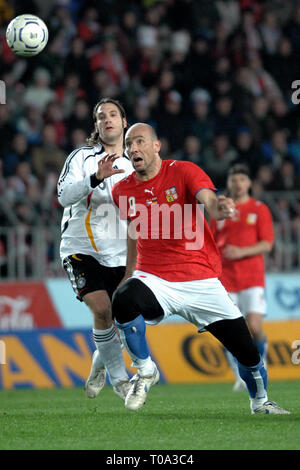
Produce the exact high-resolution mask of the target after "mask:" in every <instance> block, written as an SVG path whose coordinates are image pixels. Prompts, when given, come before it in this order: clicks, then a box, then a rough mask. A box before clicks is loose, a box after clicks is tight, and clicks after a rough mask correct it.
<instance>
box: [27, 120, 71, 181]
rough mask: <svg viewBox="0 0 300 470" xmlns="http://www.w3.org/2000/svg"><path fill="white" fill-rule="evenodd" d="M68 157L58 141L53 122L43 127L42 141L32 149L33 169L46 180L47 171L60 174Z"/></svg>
mask: <svg viewBox="0 0 300 470" xmlns="http://www.w3.org/2000/svg"><path fill="white" fill-rule="evenodd" d="M65 159H66V154H65V153H64V152H63V151H62V150H61V149H60V148H59V147H58V145H57V143H56V131H55V127H54V126H53V125H52V124H46V125H45V127H44V129H43V134H42V142H41V144H40V145H39V146H38V147H35V148H34V149H33V150H32V169H33V171H34V173H35V174H36V175H37V176H38V178H39V179H40V180H41V181H45V179H46V176H47V173H48V172H49V171H54V172H55V173H56V174H57V176H58V175H59V173H60V171H61V169H62V167H63V164H64V162H65Z"/></svg>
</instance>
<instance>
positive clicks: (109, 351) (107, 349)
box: [93, 325, 128, 386]
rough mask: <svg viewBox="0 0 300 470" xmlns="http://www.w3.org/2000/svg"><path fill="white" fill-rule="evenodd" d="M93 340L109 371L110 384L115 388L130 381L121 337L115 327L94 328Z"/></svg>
mask: <svg viewBox="0 0 300 470" xmlns="http://www.w3.org/2000/svg"><path fill="white" fill-rule="evenodd" d="M93 338H94V342H95V345H96V347H97V349H98V351H99V353H100V356H101V359H102V362H103V364H104V365H105V368H106V370H107V373H108V376H109V380H110V383H111V384H112V385H113V386H114V385H117V384H118V383H119V382H122V381H124V380H128V374H127V371H126V368H125V364H124V358H123V353H122V348H121V342H120V339H119V336H118V335H117V333H116V330H115V327H114V325H112V326H111V327H110V328H108V329H107V330H97V329H95V328H93Z"/></svg>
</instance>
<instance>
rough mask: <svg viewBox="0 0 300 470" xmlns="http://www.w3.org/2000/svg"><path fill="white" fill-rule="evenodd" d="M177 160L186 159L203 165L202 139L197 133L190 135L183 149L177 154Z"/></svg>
mask: <svg viewBox="0 0 300 470" xmlns="http://www.w3.org/2000/svg"><path fill="white" fill-rule="evenodd" d="M174 158H176V159H177V160H185V161H189V162H193V163H195V164H196V165H199V166H200V167H203V156H202V149H201V141H200V139H199V138H198V137H197V136H195V135H188V136H187V137H186V138H185V140H184V144H183V149H182V150H181V151H179V152H177V153H176V154H175V157H174Z"/></svg>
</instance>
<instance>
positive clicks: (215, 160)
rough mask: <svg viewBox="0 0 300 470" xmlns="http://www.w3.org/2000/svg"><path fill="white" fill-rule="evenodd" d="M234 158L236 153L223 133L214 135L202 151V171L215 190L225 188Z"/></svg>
mask: <svg viewBox="0 0 300 470" xmlns="http://www.w3.org/2000/svg"><path fill="white" fill-rule="evenodd" d="M236 157H237V152H236V150H235V149H234V148H233V147H232V146H231V145H230V140H229V137H228V135H227V134H225V133H219V134H215V136H214V138H213V140H212V144H211V145H209V146H208V147H207V148H206V149H205V150H204V151H203V169H204V171H206V172H207V173H208V175H209V176H210V177H211V179H212V181H213V183H214V184H215V186H216V187H217V188H224V187H225V186H226V175H227V172H228V169H229V167H230V166H231V164H232V163H233V161H234V160H235V159H236Z"/></svg>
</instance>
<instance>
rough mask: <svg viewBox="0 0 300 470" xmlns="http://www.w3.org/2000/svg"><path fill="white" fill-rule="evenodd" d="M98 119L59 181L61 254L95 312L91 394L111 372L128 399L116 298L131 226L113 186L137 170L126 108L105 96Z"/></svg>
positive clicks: (74, 284)
mask: <svg viewBox="0 0 300 470" xmlns="http://www.w3.org/2000/svg"><path fill="white" fill-rule="evenodd" d="M93 118H94V125H95V129H94V131H93V132H92V134H91V136H90V138H89V139H87V142H88V145H87V146H84V147H81V148H78V149H76V150H74V151H73V152H72V153H71V154H70V155H69V156H68V158H67V159H66V162H65V164H64V167H63V169H62V171H61V174H60V177H59V180H58V185H57V191H58V200H59V202H60V204H61V205H62V206H63V207H64V213H63V218H62V223H61V245H60V256H61V259H62V263H63V266H64V269H65V271H66V273H67V275H68V277H69V279H70V281H71V283H72V287H73V289H74V291H75V293H76V295H77V298H78V299H79V300H80V301H83V302H85V304H86V305H87V306H88V307H89V309H90V311H91V312H92V314H93V339H94V342H95V345H96V350H95V352H94V354H93V360H92V368H91V372H90V375H89V377H88V379H87V381H86V384H85V390H86V395H87V397H89V398H95V397H96V396H97V395H98V393H99V392H100V390H101V389H102V387H103V386H104V384H105V378H106V372H107V373H108V376H109V379H110V382H111V384H112V386H113V389H114V391H115V392H116V393H117V394H118V395H119V396H120V397H121V398H122V399H125V397H126V394H127V391H128V389H129V387H130V386H129V378H128V374H127V371H126V368H125V364H124V359H123V354H122V348H121V343H120V339H119V335H118V333H117V329H116V328H115V325H114V322H113V319H112V313H111V297H112V294H113V292H114V290H115V289H116V288H117V286H118V285H119V283H120V281H121V280H122V279H123V277H124V275H125V266H126V251H127V247H126V230H127V224H126V222H125V221H121V220H119V217H118V214H117V209H116V208H115V206H114V205H113V199H112V196H111V189H112V187H113V185H114V184H115V183H116V182H117V181H119V180H121V179H123V178H124V177H126V176H128V175H129V174H130V173H132V171H133V168H132V165H131V162H130V160H129V159H128V157H127V156H126V154H125V153H124V130H125V128H126V127H127V121H126V116H125V111H124V108H123V106H122V105H121V104H120V103H119V102H118V101H116V100H113V99H110V98H104V99H102V100H101V101H99V102H98V103H97V104H96V106H95V108H94V111H93ZM110 209H111V210H110ZM107 214H108V215H109V217H107ZM114 216H115V217H114ZM123 225H124V227H123ZM122 231H123V232H122ZM122 233H124V234H125V235H124V236H122Z"/></svg>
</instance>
